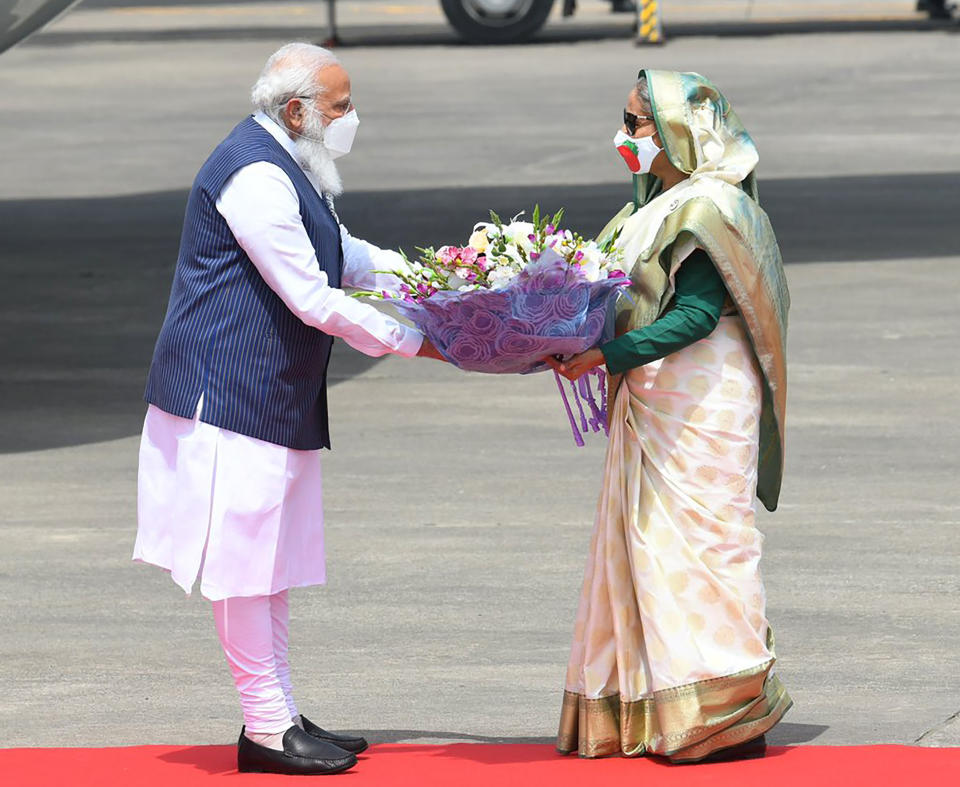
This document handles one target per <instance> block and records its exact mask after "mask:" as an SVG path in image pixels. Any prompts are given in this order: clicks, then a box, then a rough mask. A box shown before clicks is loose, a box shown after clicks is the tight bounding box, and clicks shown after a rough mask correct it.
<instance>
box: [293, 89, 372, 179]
mask: <svg viewBox="0 0 960 787" xmlns="http://www.w3.org/2000/svg"><path fill="white" fill-rule="evenodd" d="M304 106H305V108H306V110H307V112H306V114H305V115H304V118H303V128H302V130H301V131H300V132H299V133H298V132H294V133H295V134H296V137H297V139H296V142H295V144H296V147H297V152H298V154H299V157H300V162H301V164H302V165H303V167H304V169H306V170H307V171H309V172H311V173H312V174H313V175H314V177H315V178H316V179H317V180H318V181H319V186H320V188H321V190H323V191H324V192H326V193H329V194H331V195H332V196H334V197H337V196H339V195H340V194H342V193H343V182H342V181H341V179H340V173H339V172H337V165H336V164H334V162H333V160H334V159H335V158H339V157H340V156H345V155H346V154H347V153H348V152H349V151H350V148H351V147H352V146H353V138H354V136H356V131H357V126H358V125H359V123H360V121H359V118H358V117H357V113H356V110H351V111H350V112H348V113H347V114H346V115H344V116H343V117H340V118H335V119H334V120H332V121H331V122H330V123H329V124H328V125H326V126H324V125H323V119H324V117H325V116H324V114H323V113H322V112H321V111H320V110H318V109H314V108H313V107H312V106H310V105H308V104H305V105H304ZM351 115H352V116H353V117H352V118H351V117H350V116H351ZM341 120H342V121H345V122H343V123H340V124H339V125H337V124H338V121H341Z"/></svg>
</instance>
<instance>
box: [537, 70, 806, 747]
mask: <svg viewBox="0 0 960 787" xmlns="http://www.w3.org/2000/svg"><path fill="white" fill-rule="evenodd" d="M623 117H624V124H623V128H622V129H621V131H620V132H618V134H617V136H616V138H615V140H614V141H615V144H616V146H617V149H618V150H619V151H620V153H621V155H623V157H624V159H625V161H626V162H627V165H628V167H629V168H630V169H631V171H632V172H633V173H634V176H635V178H634V180H635V189H636V199H635V200H634V204H632V205H629V206H627V208H625V209H624V211H621V213H620V215H619V216H618V217H617V218H615V219H614V221H613V222H611V224H610V225H609V226H608V227H607V229H606V230H605V231H604V234H605V235H607V236H610V234H611V233H613V232H616V231H619V233H620V234H619V239H618V241H617V244H618V246H619V248H621V249H622V250H623V253H624V260H625V261H626V262H627V264H628V265H630V266H631V267H630V269H629V270H630V277H631V286H630V288H629V290H628V291H627V293H626V296H627V297H625V298H624V299H623V302H624V304H625V307H624V308H623V309H622V310H621V312H620V314H619V315H618V331H617V333H618V337H617V338H616V339H614V340H613V341H611V342H609V343H607V344H604V345H602V346H601V347H599V348H594V349H592V350H588V351H587V352H585V353H582V354H580V355H578V356H575V357H573V358H571V359H569V360H567V361H566V362H564V363H560V362H556V361H554V362H553V364H552V365H554V367H555V368H556V369H558V371H560V372H561V373H562V374H564V375H565V376H567V377H568V378H570V379H576V378H577V377H579V376H580V375H581V374H583V373H584V372H586V371H587V370H589V369H591V368H593V367H595V366H600V365H604V364H605V365H606V367H607V370H608V372H609V373H610V374H611V375H613V377H612V378H611V387H612V392H611V397H610V402H611V404H610V421H611V423H610V441H609V446H608V449H607V457H606V467H605V473H604V481H603V489H602V492H601V495H600V501H599V504H598V507H597V519H596V525H595V529H594V533H593V541H592V545H591V550H590V559H589V561H588V565H587V571H586V578H585V580H584V585H583V592H582V595H581V599H580V607H579V611H578V613H577V622H576V629H575V632H574V641H573V649H572V652H571V655H570V663H569V668H568V672H567V678H566V691H565V693H564V701H563V710H562V715H561V721H560V734H559V738H558V742H557V748H558V749H559V750H560V751H562V752H573V751H578V752H579V754H580V756H582V757H598V756H603V755H608V754H616V753H622V754H624V755H626V756H638V755H643V754H657V755H663V756H666V757H669V758H670V760H671V761H673V762H697V761H701V760H703V759H707V758H709V759H730V758H735V757H750V756H762V754H763V752H764V749H765V745H766V744H765V740H764V737H763V735H764V733H765V732H766V731H767V730H769V729H770V728H771V727H772V726H773V725H774V724H776V723H777V721H779V720H780V718H781V717H782V716H783V714H784V713H785V712H786V711H787V710H788V709H789V707H790V705H791V700H790V698H789V696H788V695H787V693H786V691H785V690H784V689H783V687H782V685H781V684H780V682H779V680H778V679H777V678H776V676H774V675H773V674H772V672H771V669H772V666H773V663H774V652H773V636H772V634H771V632H770V629H769V626H768V623H767V619H766V614H765V594H764V588H763V583H762V581H761V578H760V573H759V566H758V564H759V560H760V547H761V542H762V539H763V537H762V535H761V534H760V533H759V532H758V531H757V530H756V528H755V525H754V514H755V500H754V498H755V495H756V496H759V498H760V500H761V501H762V502H763V503H764V505H765V506H766V507H767V508H768V509H769V510H771V511H772V510H774V509H775V508H776V504H777V497H778V494H779V490H780V479H781V474H782V468H783V418H784V404H785V398H786V389H785V383H786V367H785V359H784V340H785V332H786V313H787V308H788V306H789V295H788V293H787V287H786V282H785V281H784V277H783V268H782V264H781V260H780V253H779V250H778V248H777V243H776V238H775V237H774V234H773V231H772V229H771V228H770V224H769V221H768V220H767V216H766V214H765V213H764V212H763V211H762V210H761V209H760V206H759V205H758V204H757V201H756V191H755V181H754V177H753V171H754V168H755V167H756V164H757V158H758V157H757V152H756V148H755V147H754V145H753V142H752V140H751V139H750V137H749V136H748V135H747V133H746V131H745V130H744V129H743V127H742V126H741V125H740V122H739V120H738V119H737V116H736V115H735V114H734V112H733V110H732V109H731V108H730V105H729V103H728V102H727V101H726V99H725V98H724V97H723V95H722V94H721V93H720V92H719V91H718V90H717V89H716V87H714V86H713V85H712V84H711V83H710V82H709V81H708V80H706V79H704V78H703V77H701V76H699V75H698V74H681V73H676V72H668V71H641V72H640V74H639V76H638V82H637V84H636V86H635V87H634V89H633V90H631V91H630V94H629V96H628V98H627V107H626V109H625V110H624V116H623ZM641 202H643V203H644V204H643V206H642V207H640V208H639V209H638V210H637V209H636V207H637V206H638V205H639V204H640V203H641ZM601 237H603V236H601ZM619 375H622V376H619Z"/></svg>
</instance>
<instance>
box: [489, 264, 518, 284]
mask: <svg viewBox="0 0 960 787" xmlns="http://www.w3.org/2000/svg"><path fill="white" fill-rule="evenodd" d="M514 276H516V271H514V270H513V268H511V267H508V266H506V265H498V266H497V267H496V268H494V269H493V270H492V271H490V272H489V273H488V274H487V281H488V282H489V283H490V289H491V290H500V289H503V288H504V287H506V286H507V285H508V284H509V283H510V282H511V281H512V280H513V277H514Z"/></svg>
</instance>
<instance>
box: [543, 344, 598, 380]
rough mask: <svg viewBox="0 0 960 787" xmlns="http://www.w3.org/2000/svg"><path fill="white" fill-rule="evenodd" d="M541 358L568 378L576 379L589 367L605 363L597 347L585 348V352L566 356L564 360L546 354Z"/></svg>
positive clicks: (587, 370) (589, 368)
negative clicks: (570, 356)
mask: <svg viewBox="0 0 960 787" xmlns="http://www.w3.org/2000/svg"><path fill="white" fill-rule="evenodd" d="M543 360H544V362H545V363H546V364H548V365H549V366H551V367H552V368H553V369H555V370H556V371H558V372H559V373H560V374H562V375H563V376H564V377H566V378H567V379H568V380H576V379H578V378H580V377H582V376H583V375H585V374H586V373H587V372H589V371H590V370H591V369H593V368H595V367H597V366H603V365H604V364H605V363H606V360H605V359H604V357H603V353H602V352H600V350H599V348H597V347H594V348H593V349H590V350H587V351H586V352H582V353H580V354H579V355H574V356H573V357H572V358H568V359H567V360H566V361H558V360H557V359H556V358H554V357H553V356H552V355H548V356H547V357H546V358H544V359H543Z"/></svg>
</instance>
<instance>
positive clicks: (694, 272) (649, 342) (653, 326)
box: [600, 249, 727, 374]
mask: <svg viewBox="0 0 960 787" xmlns="http://www.w3.org/2000/svg"><path fill="white" fill-rule="evenodd" d="M675 285H676V292H675V295H674V303H673V308H671V309H670V310H669V311H667V312H666V313H665V314H664V315H663V316H662V317H660V318H658V319H656V320H654V321H653V322H652V323H650V325H648V326H646V327H645V328H638V329H637V330H635V331H629V332H628V333H625V334H623V336H619V337H617V338H616V339H614V340H613V341H610V342H607V343H606V344H604V345H602V346H601V347H600V352H602V353H603V357H604V360H605V361H606V364H607V371H609V372H610V374H620V373H622V372H625V371H627V370H628V369H633V368H634V367H637V366H643V365H644V364H647V363H650V362H651V361H656V360H658V359H659V358H663V357H665V356H667V355H670V354H671V353H675V352H676V351H677V350H682V349H683V348H684V347H686V346H687V345H690V344H693V343H694V342H696V341H699V340H700V339H702V338H704V337H705V336H709V335H710V333H711V332H712V331H713V329H714V328H716V327H717V323H718V322H719V320H720V314H721V312H722V311H723V304H724V301H725V300H726V295H727V290H726V287H724V285H723V279H722V278H721V276H720V274H719V273H718V272H717V269H716V268H715V267H714V265H713V262H712V260H711V259H710V257H709V255H708V254H707V253H706V252H705V251H703V250H702V249H697V250H696V251H694V252H693V253H692V254H691V255H690V256H689V257H687V258H686V259H685V260H684V261H683V264H682V265H681V266H680V269H679V270H678V271H677V276H676V279H675Z"/></svg>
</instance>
